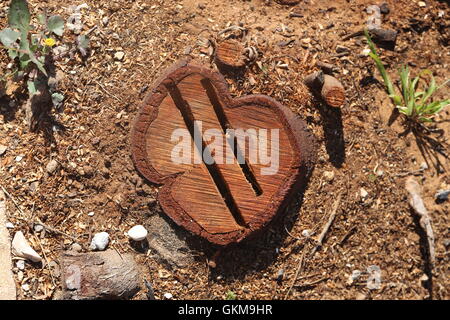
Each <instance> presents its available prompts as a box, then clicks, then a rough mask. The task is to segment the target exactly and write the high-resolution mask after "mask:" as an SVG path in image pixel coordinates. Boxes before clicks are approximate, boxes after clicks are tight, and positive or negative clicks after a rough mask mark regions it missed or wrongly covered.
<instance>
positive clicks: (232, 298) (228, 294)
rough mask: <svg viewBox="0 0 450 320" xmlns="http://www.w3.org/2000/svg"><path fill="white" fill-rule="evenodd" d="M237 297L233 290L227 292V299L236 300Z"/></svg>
mask: <svg viewBox="0 0 450 320" xmlns="http://www.w3.org/2000/svg"><path fill="white" fill-rule="evenodd" d="M236 298H237V296H236V293H234V292H233V291H231V290H228V291H227V294H226V296H225V300H236Z"/></svg>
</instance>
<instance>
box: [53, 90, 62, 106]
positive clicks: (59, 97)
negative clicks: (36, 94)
mask: <svg viewBox="0 0 450 320" xmlns="http://www.w3.org/2000/svg"><path fill="white" fill-rule="evenodd" d="M63 101H64V96H63V95H62V94H61V93H58V92H55V93H53V94H52V102H53V105H54V106H55V107H57V106H58V105H60V104H61V103H62V102H63Z"/></svg>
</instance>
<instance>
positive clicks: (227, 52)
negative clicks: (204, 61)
mask: <svg viewBox="0 0 450 320" xmlns="http://www.w3.org/2000/svg"><path fill="white" fill-rule="evenodd" d="M215 59H216V63H217V64H218V65H219V66H222V67H230V68H241V67H243V66H244V65H245V57H244V46H243V45H242V43H240V42H239V41H237V40H234V39H228V40H224V41H222V42H220V43H218V44H217V48H216V58H215Z"/></svg>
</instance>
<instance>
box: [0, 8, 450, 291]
mask: <svg viewBox="0 0 450 320" xmlns="http://www.w3.org/2000/svg"><path fill="white" fill-rule="evenodd" d="M29 2H30V4H31V8H32V10H33V12H37V11H38V10H40V9H43V8H47V9H48V12H49V13H55V14H59V15H61V16H63V17H65V18H67V17H68V12H67V10H66V7H67V6H68V5H72V4H73V5H78V4H81V3H82V2H83V1H78V0H77V1H72V0H71V1H69V2H67V3H65V4H64V5H61V4H60V2H59V1H54V0H48V1H29ZM86 3H87V4H88V5H89V8H88V9H83V16H82V21H83V23H84V31H88V30H91V28H94V27H95V29H93V30H92V31H91V33H90V38H91V53H90V56H89V57H88V59H86V60H83V59H81V57H80V55H79V54H74V55H73V57H65V58H63V59H60V60H56V62H55V65H56V68H57V70H61V71H62V72H63V73H62V79H61V81H60V83H59V85H58V86H59V90H60V91H61V92H63V93H64V96H65V97H66V100H65V103H64V108H62V109H61V110H52V112H51V118H49V121H48V125H47V126H46V127H45V128H44V129H43V130H42V131H40V132H37V133H34V132H30V131H29V129H28V125H27V123H26V117H25V111H24V108H23V105H24V104H25V101H26V94H25V91H24V90H21V89H20V88H18V89H17V90H15V91H13V92H10V93H9V94H8V95H6V96H4V97H3V98H1V99H0V145H5V146H7V147H8V149H7V151H6V153H5V154H4V155H2V156H0V185H1V186H3V187H4V188H5V189H6V190H7V191H8V192H9V194H10V195H11V196H12V198H13V199H14V201H15V203H16V204H17V206H16V205H15V204H14V203H13V201H12V200H11V199H9V202H8V208H9V212H10V218H9V221H11V222H12V223H13V224H14V225H15V228H14V229H13V230H11V234H13V232H14V231H18V230H21V231H23V232H24V233H25V234H26V236H27V237H28V239H29V241H30V243H31V244H32V245H33V247H34V248H35V249H36V250H37V251H38V252H40V253H43V254H45V256H46V259H47V260H48V261H52V260H57V258H58V256H59V252H60V250H64V249H68V248H69V247H70V246H71V244H72V243H73V239H71V238H69V237H67V236H64V235H61V234H57V233H52V232H46V233H45V234H40V235H38V234H35V235H33V226H32V222H33V221H35V219H36V218H39V219H40V220H41V221H42V222H44V223H45V224H47V225H49V226H52V227H53V228H55V229H57V230H60V231H61V232H64V233H66V234H68V235H71V236H73V237H76V238H77V241H78V242H79V243H81V244H83V245H84V246H86V247H87V246H88V245H89V241H90V238H91V236H92V234H93V233H95V232H100V231H108V232H109V233H110V235H111V238H112V239H113V241H112V243H111V246H112V247H114V248H116V249H117V250H119V251H120V252H134V253H135V255H136V259H137V260H138V261H139V263H140V265H141V266H142V269H143V273H144V276H145V277H146V279H148V280H149V281H150V282H151V283H152V284H153V288H154V290H155V296H156V298H158V299H162V298H163V294H164V293H166V292H170V293H172V294H173V296H174V298H175V299H224V298H225V297H226V294H227V292H228V291H233V292H234V293H236V295H237V298H238V299H430V298H433V299H449V298H450V292H449V288H450V280H449V279H450V272H449V253H448V240H449V239H450V235H449V230H450V229H449V226H450V224H449V208H450V202H449V201H447V202H444V203H441V204H436V203H435V201H434V195H435V193H436V191H437V190H439V189H449V187H450V175H449V173H448V168H449V161H448V159H446V158H445V157H443V156H440V155H439V153H438V152H437V151H436V148H434V149H433V148H427V149H426V150H427V151H428V153H426V154H423V153H422V152H420V149H419V146H423V145H424V144H423V141H417V139H415V137H414V136H413V135H412V134H411V133H410V134H407V135H401V133H402V132H403V131H404V126H403V123H402V121H401V118H397V119H396V120H395V121H394V122H393V123H389V118H390V117H391V114H392V110H393V106H392V104H391V103H390V101H389V100H388V98H387V96H386V94H385V92H384V89H383V86H382V84H381V82H380V79H381V78H380V76H379V74H378V72H377V71H376V70H375V67H374V64H373V61H371V60H370V58H368V57H367V56H365V55H364V54H363V50H364V49H365V48H366V47H367V46H366V42H365V41H364V39H363V37H354V38H351V39H349V40H347V41H343V40H342V38H343V37H344V36H345V35H348V34H351V33H353V32H355V31H358V30H361V29H362V28H363V27H364V25H365V23H366V20H367V13H366V12H365V8H366V7H367V6H368V5H370V4H373V2H372V1H366V0H348V1H329V0H323V1H318V0H314V1H313V0H309V1H306V0H304V1H300V3H299V4H297V5H294V6H287V5H281V4H278V3H276V2H274V1H262V0H252V1H238V0H230V1H227V2H216V1H206V0H204V1H194V0H184V1H156V0H147V1H141V0H137V1H134V0H133V1H131V0H130V1H126V0H110V1H86ZM387 3H388V6H389V8H390V13H389V14H387V15H383V27H385V28H391V29H395V30H397V31H398V32H399V36H398V37H399V38H398V42H397V46H396V49H395V51H387V50H382V51H381V52H382V59H383V61H384V62H385V63H386V64H387V67H388V71H389V72H390V74H392V75H393V77H394V78H395V76H394V75H395V73H396V69H397V68H398V67H399V66H400V65H401V64H402V63H408V64H409V65H410V67H411V70H412V72H413V73H414V74H416V73H417V72H418V71H419V70H421V69H424V68H429V69H431V70H432V71H433V73H434V75H435V76H436V79H437V81H438V83H441V82H442V81H444V80H445V79H447V78H449V76H450V74H449V71H448V70H449V64H450V52H449V47H448V45H449V42H448V41H449V32H448V29H449V28H448V25H449V22H450V8H449V5H448V3H446V2H445V1H436V0H429V1H426V6H425V7H421V6H419V4H418V2H417V1H409V0H397V1H394V0H390V1H387ZM6 8H7V1H2V2H1V3H0V28H3V27H4V26H5V25H6V23H7V19H6V15H5V12H6ZM292 13H295V14H294V15H292ZM106 20H107V21H106ZM229 26H241V27H243V28H245V29H246V30H247V32H246V35H245V37H241V33H240V31H233V32H234V33H235V34H236V37H237V38H238V39H240V40H241V41H242V42H243V43H244V44H245V46H253V47H255V48H257V51H258V58H257V60H256V61H255V62H254V63H253V64H251V65H248V66H247V67H246V68H245V71H244V72H242V74H240V75H227V80H228V82H229V85H230V90H231V92H232V94H233V95H234V96H241V95H245V94H250V93H263V94H268V95H270V96H272V97H274V98H276V99H278V100H279V101H280V102H282V103H283V104H285V105H286V106H288V107H289V108H290V109H291V110H293V111H294V112H296V113H297V114H298V115H299V117H301V118H302V119H304V120H305V121H306V122H307V124H308V127H309V128H310V130H311V131H312V132H314V134H315V135H316V137H317V140H318V145H319V150H318V162H317V165H316V168H315V170H314V172H313V175H312V177H311V180H310V183H309V186H308V188H307V190H306V192H305V193H304V195H303V197H302V198H299V199H298V203H296V204H293V205H292V207H291V208H290V209H289V210H288V212H287V213H286V215H284V216H283V217H282V218H281V219H279V221H277V223H275V224H274V225H273V227H271V228H270V229H269V230H268V231H267V232H265V233H264V235H263V236H261V237H259V238H258V239H255V240H251V241H246V242H244V243H242V244H240V245H237V246H233V247H230V248H227V249H226V250H224V251H223V252H222V253H221V255H220V256H219V257H218V260H217V267H216V268H214V269H212V268H210V267H209V266H208V264H207V261H208V259H210V258H211V257H212V255H213V254H214V253H215V252H216V247H214V246H212V245H209V244H208V243H205V242H203V241H200V240H198V241H192V242H189V246H190V250H191V252H192V254H193V255H194V256H195V257H196V259H195V262H193V263H192V264H190V265H188V266H187V267H184V268H169V267H167V266H166V265H164V264H161V263H159V262H158V261H157V260H155V259H153V258H151V254H152V253H151V252H150V253H149V254H146V253H139V252H138V251H136V250H135V249H134V248H133V247H131V246H130V245H129V243H128V239H127V237H126V236H125V235H124V232H125V231H126V230H128V229H129V227H131V226H133V225H135V224H137V223H142V224H145V222H146V220H147V219H148V217H149V216H152V215H154V214H162V213H161V212H160V209H159V206H158V204H157V202H155V198H156V197H157V193H158V187H157V186H154V185H151V184H149V183H147V182H145V181H144V180H143V179H142V178H141V177H140V176H139V175H138V174H137V172H136V170H135V168H134V166H133V163H132V161H131V157H130V150H129V133H130V129H131V124H132V121H133V119H134V117H135V115H136V113H137V110H138V108H139V105H140V103H141V101H142V100H143V98H144V96H145V94H146V92H147V91H148V88H149V85H150V84H151V83H152V81H153V80H154V79H155V78H156V77H157V75H158V74H160V73H161V71H162V70H163V69H164V68H165V67H167V66H169V65H170V64H171V63H173V62H174V61H176V60H177V59H179V58H182V57H183V56H185V55H190V56H192V57H193V58H195V59H197V60H199V61H202V62H203V63H204V64H206V65H211V66H212V67H214V63H213V62H212V59H211V57H210V54H211V53H212V50H211V49H210V48H208V47H207V46H206V45H207V44H208V40H212V41H213V40H217V39H220V37H222V36H223V34H220V31H221V30H224V29H226V28H227V27H229ZM74 38H75V36H74V35H73V34H72V33H71V32H69V31H67V32H66V33H65V34H64V38H63V39H60V40H59V41H60V42H65V43H73V42H74ZM338 45H340V46H345V47H346V48H348V49H349V52H348V54H347V55H343V56H339V55H337V53H336V47H337V46H338ZM117 52H123V53H124V58H123V59H117V58H115V54H116V53H117ZM317 60H320V61H326V62H330V63H333V64H335V65H336V66H337V68H338V72H337V73H336V77H337V78H339V79H340V80H341V81H342V83H343V84H344V86H345V88H346V92H347V103H346V104H345V105H344V106H343V107H342V108H341V109H331V108H329V107H327V106H324V105H322V104H320V102H318V101H316V100H315V99H314V98H313V97H312V96H311V95H310V94H309V92H308V91H307V89H306V88H305V86H304V85H303V84H302V79H303V78H304V76H306V75H307V74H308V73H310V72H311V71H314V70H316V69H317V67H315V64H316V61H317ZM8 63H9V60H8V58H7V55H6V53H5V52H1V53H0V71H1V72H5V70H6V67H7V64H8ZM448 92H449V90H448V87H446V88H444V89H443V90H441V91H440V93H439V94H438V95H437V96H438V97H440V98H442V97H444V96H445V95H447V97H448ZM449 112H450V109H448V108H447V110H445V111H443V112H442V113H441V114H440V115H439V116H437V117H436V120H437V121H436V124H435V125H434V128H435V129H436V131H437V132H435V133H433V134H431V137H432V138H433V139H435V140H436V141H438V142H439V143H440V144H441V145H442V146H444V148H445V152H448V138H449V135H448V131H449V129H450V127H449V121H448V120H449ZM52 159H56V160H57V161H58V162H59V164H60V168H59V169H58V170H57V171H56V172H55V173H54V174H48V173H47V172H46V165H47V163H48V162H49V161H50V160H52ZM423 162H426V163H428V164H427V169H424V170H419V169H420V168H421V167H424V165H423ZM438 162H439V163H440V164H437V163H438ZM330 172H332V173H333V174H334V178H333V179H329V178H327V177H329V176H330ZM410 175H415V176H416V179H417V180H418V181H419V182H420V184H421V185H422V186H423V198H424V200H425V204H426V206H427V208H428V210H429V211H430V215H431V218H432V220H433V228H434V232H435V237H436V266H435V268H434V269H433V270H431V268H430V265H429V264H428V263H427V261H428V258H427V250H426V245H425V237H424V234H423V233H422V232H421V231H420V226H419V222H418V220H417V219H415V218H414V215H413V214H412V212H411V210H410V208H409V206H408V203H407V193H406V191H405V189H404V181H405V179H406V177H408V176H410ZM362 189H363V190H365V192H367V195H366V196H365V197H362V196H361V193H364V192H362ZM339 196H340V197H341V201H340V203H339V205H338V210H337V217H336V219H335V221H334V223H333V224H332V226H331V229H330V230H329V232H328V233H327V236H326V238H325V241H324V244H323V247H322V248H321V249H320V250H318V251H317V252H316V254H315V255H314V256H313V257H309V256H306V257H304V258H303V259H302V257H303V254H304V252H307V251H308V252H309V251H310V250H311V247H312V246H313V245H314V241H313V240H312V239H308V238H306V237H304V236H303V235H302V232H303V231H304V230H311V231H314V232H315V235H317V234H319V233H320V231H321V230H322V227H323V225H324V224H325V223H326V221H327V219H328V217H329V215H330V212H331V211H332V207H333V204H334V201H335V200H336V199H337V198H338V197H339ZM17 207H18V208H20V210H19V209H18V208H17ZM90 212H94V215H93V216H90V215H88V213H90ZM313 238H314V236H313ZM446 245H447V248H446ZM300 262H301V263H300ZM299 265H301V268H300V270H299V268H298V266H299ZM372 265H376V266H378V267H379V268H380V270H381V285H380V287H379V288H378V289H373V290H370V289H369V288H367V285H366V280H367V277H368V276H367V274H363V275H362V276H361V277H360V278H359V279H358V280H357V281H355V282H354V283H350V282H349V281H348V279H349V276H350V275H351V274H352V272H353V271H355V270H360V271H362V272H365V271H366V270H367V268H368V267H370V266H372ZM14 271H15V277H16V284H17V288H18V294H19V299H51V298H53V297H54V296H55V293H57V292H58V289H59V288H60V286H61V285H60V278H59V275H58V272H56V270H53V271H52V273H51V272H50V271H49V268H47V267H45V266H44V267H36V266H32V265H29V264H27V266H26V269H25V271H24V272H23V278H22V279H19V276H18V270H14ZM297 271H299V272H298V275H297V279H296V280H295V279H294V277H295V276H296V273H297ZM280 273H282V274H283V277H282V278H283V279H282V280H281V281H277V278H279V277H278V275H279V274H280ZM426 279H428V280H426ZM293 280H295V281H293ZM24 283H27V284H29V285H30V288H31V289H30V290H28V291H24V290H23V288H22V286H21V285H22V284H24ZM144 296H145V294H144V291H142V292H141V293H140V294H138V296H137V297H136V299H142V298H144Z"/></svg>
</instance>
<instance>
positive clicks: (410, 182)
mask: <svg viewBox="0 0 450 320" xmlns="http://www.w3.org/2000/svg"><path fill="white" fill-rule="evenodd" d="M405 189H406V191H408V192H409V195H410V197H409V205H410V206H411V208H412V209H413V210H414V212H415V213H416V214H417V215H418V216H419V217H420V220H419V223H420V226H421V227H422V229H423V231H424V232H425V234H426V235H427V240H428V250H429V256H428V258H429V261H428V262H429V264H430V266H431V268H434V263H435V259H436V256H435V250H434V233H433V228H432V227H431V218H430V216H429V214H428V211H427V209H426V208H425V205H424V203H423V200H422V197H421V196H420V185H419V183H418V182H417V181H416V180H414V178H413V177H409V178H408V179H406V182H405Z"/></svg>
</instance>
